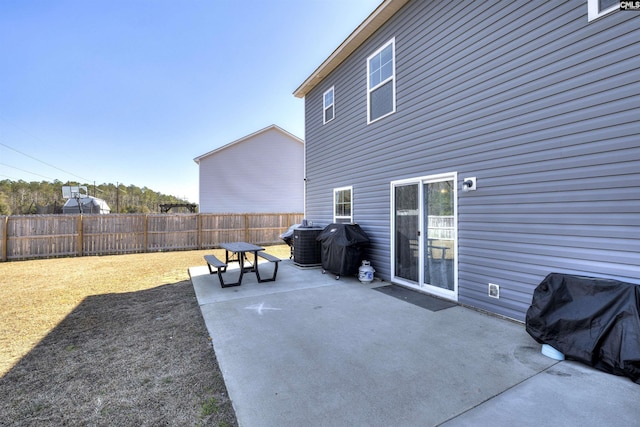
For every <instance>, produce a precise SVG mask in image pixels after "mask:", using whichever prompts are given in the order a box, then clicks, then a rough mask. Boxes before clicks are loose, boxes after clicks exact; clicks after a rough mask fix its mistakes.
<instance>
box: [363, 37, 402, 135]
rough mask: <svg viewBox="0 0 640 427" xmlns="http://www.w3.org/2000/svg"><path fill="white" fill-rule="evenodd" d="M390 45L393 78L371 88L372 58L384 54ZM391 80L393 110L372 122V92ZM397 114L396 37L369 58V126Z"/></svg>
mask: <svg viewBox="0 0 640 427" xmlns="http://www.w3.org/2000/svg"><path fill="white" fill-rule="evenodd" d="M389 45H391V46H392V48H393V66H392V72H391V77H388V78H386V79H385V80H383V81H381V82H380V83H378V85H377V86H376V87H374V88H369V80H370V78H371V75H370V70H369V63H370V61H371V58H373V57H374V56H376V55H378V54H379V53H380V52H382V51H383V50H384V48H386V47H387V46H389ZM389 80H391V81H392V91H393V108H392V109H391V111H390V112H388V113H387V114H385V115H383V116H380V117H378V118H376V119H374V120H371V92H373V91H374V90H376V89H377V88H379V87H380V86H382V85H384V84H385V83H387V82H388V81H389ZM395 112H396V38H395V37H394V38H392V39H391V40H389V41H388V42H386V43H385V44H384V45H382V46H381V47H380V48H379V49H378V50H376V51H375V52H373V53H372V54H371V55H369V57H368V58H367V124H371V123H374V122H377V121H378V120H380V119H384V118H385V117H387V116H389V115H391V114H393V113H395Z"/></svg>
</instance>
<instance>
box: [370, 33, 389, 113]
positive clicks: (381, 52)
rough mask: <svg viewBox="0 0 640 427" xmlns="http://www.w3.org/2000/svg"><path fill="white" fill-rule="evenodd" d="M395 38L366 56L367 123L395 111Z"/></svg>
mask: <svg viewBox="0 0 640 427" xmlns="http://www.w3.org/2000/svg"><path fill="white" fill-rule="evenodd" d="M395 44H396V39H395V38H393V39H391V40H389V41H388V42H387V43H386V44H385V45H384V46H382V47H381V48H380V49H378V50H377V51H375V52H374V53H373V55H371V56H370V57H369V58H367V115H368V117H367V123H371V122H374V121H376V120H378V119H381V118H383V117H386V116H388V115H389V114H392V113H394V112H395V111H396V81H395V80H396V76H395V75H396V66H395V62H396V61H395Z"/></svg>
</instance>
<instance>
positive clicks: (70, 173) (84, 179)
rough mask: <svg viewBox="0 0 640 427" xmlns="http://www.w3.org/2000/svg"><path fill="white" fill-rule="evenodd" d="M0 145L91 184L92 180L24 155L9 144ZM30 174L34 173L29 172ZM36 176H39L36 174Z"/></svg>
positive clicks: (0, 143)
mask: <svg viewBox="0 0 640 427" xmlns="http://www.w3.org/2000/svg"><path fill="white" fill-rule="evenodd" d="M0 145H2V146H3V147H6V148H8V149H9V150H13V151H15V152H16V153H18V154H22V155H23V156H25V157H28V158H30V159H33V160H35V161H37V162H40V163H42V164H43V165H47V166H49V167H51V168H54V169H57V170H59V171H61V172H64V173H66V174H69V175H71V176H75V177H76V178H80V179H81V180H83V181H85V182H91V180H90V179H87V178H83V177H81V176H78V175H76V174H75V173H73V172H69V171H66V170H64V169H61V168H59V167H57V166H54V165H52V164H51V163H47V162H45V161H44V160H40V159H38V158H36V157H33V156H32V155H30V154H27V153H23V152H22V151H20V150H18V149H15V148H13V147H10V146H9V145H7V144H3V143H2V142H0ZM15 169H18V168H15ZM24 172H28V171H24ZM29 173H33V172H29ZM34 175H37V174H34Z"/></svg>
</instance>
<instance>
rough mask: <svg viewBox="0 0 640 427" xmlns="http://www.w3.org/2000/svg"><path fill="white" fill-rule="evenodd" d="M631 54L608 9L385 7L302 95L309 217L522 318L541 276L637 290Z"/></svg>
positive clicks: (396, 1)
mask: <svg viewBox="0 0 640 427" xmlns="http://www.w3.org/2000/svg"><path fill="white" fill-rule="evenodd" d="M639 40H640V12H635V11H625V10H619V4H618V2H611V1H608V2H607V1H592V0H571V1H532V2H524V1H485V0H483V1H461V2H442V1H437V0H433V1H428V0H415V1H407V0H386V1H384V2H383V3H381V5H380V6H379V7H378V8H377V9H376V10H375V11H374V12H373V13H372V14H371V15H370V16H369V17H368V18H367V19H366V20H365V21H364V22H363V23H362V24H361V25H360V26H359V27H358V28H357V29H356V30H355V31H354V32H353V33H352V34H351V35H350V36H349V37H348V38H347V39H346V40H345V41H344V42H343V43H342V44H341V45H340V46H339V47H338V48H337V49H336V50H335V51H334V52H333V53H332V54H331V56H330V57H329V58H327V59H326V60H325V61H324V62H323V63H322V64H321V65H320V67H319V68H318V69H317V70H316V71H314V73H313V74H312V75H311V76H309V77H308V78H307V80H306V81H304V82H303V83H302V85H301V86H300V87H299V88H298V89H297V90H296V91H295V92H294V94H295V96H297V97H300V98H302V97H304V99H305V117H306V125H305V134H306V135H305V162H306V164H305V166H306V176H305V178H306V181H305V182H306V196H305V197H306V199H305V217H306V218H308V219H310V220H312V221H313V222H314V223H315V224H319V225H326V224H328V223H331V222H334V221H344V222H356V223H358V224H360V226H361V227H362V229H363V230H364V231H365V232H367V233H368V234H369V237H370V238H371V241H372V246H371V248H370V250H369V253H368V257H369V259H370V260H371V264H372V266H373V267H374V268H375V270H376V276H377V277H380V278H382V279H384V280H387V281H391V282H394V283H397V284H401V285H405V286H409V287H411V288H415V289H418V290H421V291H424V292H427V293H431V294H435V295H437V296H440V297H444V298H448V299H451V300H454V301H458V302H460V303H462V304H466V305H469V306H473V307H476V308H479V309H484V310H487V311H490V312H493V313H497V314H499V315H503V316H506V317H509V318H513V319H517V320H520V321H522V320H524V318H525V313H526V311H527V309H528V307H529V305H530V303H531V297H532V294H533V290H534V288H535V287H536V286H537V285H538V284H539V283H540V282H541V281H542V279H543V278H544V277H545V276H546V275H547V274H548V273H550V272H560V273H568V274H576V275H584V276H596V277H605V278H612V279H618V280H622V281H627V282H631V283H637V284H640V78H639V76H640V43H639V42H638V41H639ZM464 183H466V184H464ZM465 190H468V191H465ZM489 284H492V285H489ZM494 285H495V286H494Z"/></svg>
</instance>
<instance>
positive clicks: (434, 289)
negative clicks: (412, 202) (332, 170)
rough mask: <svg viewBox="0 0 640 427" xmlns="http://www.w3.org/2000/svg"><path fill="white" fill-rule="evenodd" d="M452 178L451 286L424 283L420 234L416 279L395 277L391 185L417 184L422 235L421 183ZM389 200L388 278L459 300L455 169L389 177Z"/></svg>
mask: <svg viewBox="0 0 640 427" xmlns="http://www.w3.org/2000/svg"><path fill="white" fill-rule="evenodd" d="M449 180H451V181H453V186H452V187H453V216H454V227H455V231H454V234H455V238H454V240H453V253H454V259H453V276H454V286H453V290H448V289H443V288H439V287H437V286H432V285H429V284H426V283H424V259H425V256H424V255H425V247H424V246H425V245H424V239H423V238H419V239H418V242H419V244H418V248H419V255H418V258H419V262H418V282H417V283H416V282H413V281H410V280H407V279H404V278H402V277H397V276H396V271H395V256H396V254H395V251H396V249H395V248H396V242H395V238H396V237H395V236H396V230H395V227H396V224H395V218H396V214H395V197H394V195H395V193H394V189H395V187H396V186H401V185H408V184H417V185H418V189H419V190H418V191H419V193H418V194H419V202H418V210H419V224H418V230H419V234H420V236H424V235H425V233H426V230H424V217H425V213H424V195H423V187H424V184H428V183H432V182H440V181H449ZM390 202H391V203H390V204H391V208H390V224H391V229H390V237H391V239H390V243H391V247H390V251H389V252H390V259H389V262H390V267H391V268H390V271H391V281H392V282H394V283H397V284H400V285H403V286H407V287H410V288H412V289H416V290H419V291H422V292H426V293H430V294H433V295H437V296H439V297H442V298H446V299H449V300H453V301H457V300H458V173H457V172H451V173H442V174H436V175H425V176H419V177H414V178H406V179H401V180H396V181H391V183H390Z"/></svg>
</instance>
